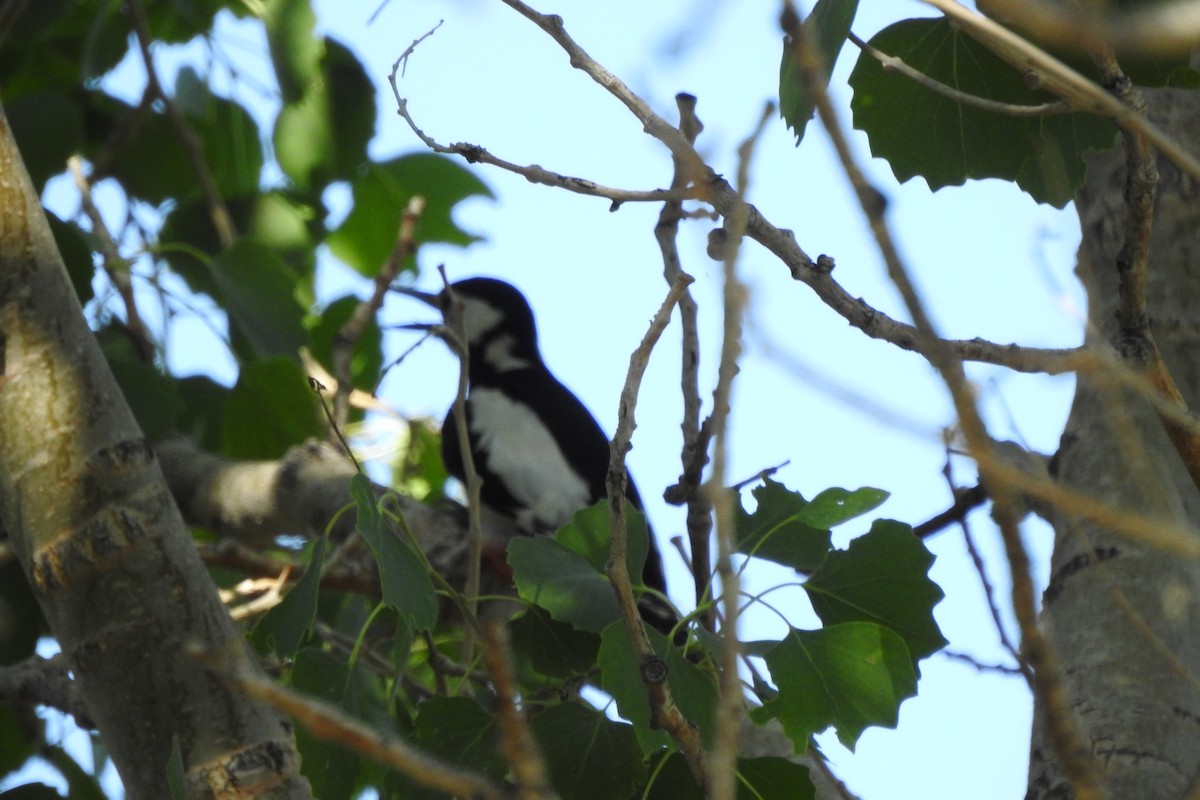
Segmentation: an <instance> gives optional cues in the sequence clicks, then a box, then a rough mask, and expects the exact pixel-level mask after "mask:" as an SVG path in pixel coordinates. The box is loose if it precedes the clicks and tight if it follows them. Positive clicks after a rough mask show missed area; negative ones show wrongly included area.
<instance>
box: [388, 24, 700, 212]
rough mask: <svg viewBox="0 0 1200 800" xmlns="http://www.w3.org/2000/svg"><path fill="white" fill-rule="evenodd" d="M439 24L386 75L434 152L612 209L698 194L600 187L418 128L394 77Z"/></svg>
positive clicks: (399, 107) (403, 111)
mask: <svg viewBox="0 0 1200 800" xmlns="http://www.w3.org/2000/svg"><path fill="white" fill-rule="evenodd" d="M441 24H442V23H441V22H438V24H437V25H435V26H434V27H433V29H432V30H430V31H429V32H428V33H426V34H425V35H424V36H421V37H419V38H417V39H416V40H415V41H414V42H413V43H412V44H411V45H409V47H408V49H407V50H405V51H404V52H403V53H402V54H401V55H400V57H399V58H397V59H396V62H395V63H394V64H393V65H392V71H391V74H389V75H388V83H390V84H391V86H392V94H393V96H394V97H395V100H396V113H397V114H399V115H400V117H401V118H402V119H403V120H404V121H405V122H406V123H407V124H408V127H409V128H410V129H411V130H412V132H413V133H415V134H416V135H417V138H418V139H420V140H421V142H422V143H423V144H424V145H425V146H426V147H428V148H429V149H430V150H432V151H433V152H435V153H443V154H445V155H457V156H461V157H462V158H463V159H465V160H466V161H467V163H469V164H489V165H491V166H493V167H499V168H500V169H503V170H506V171H508V172H512V173H514V174H516V175H520V176H522V177H523V178H525V179H526V180H528V181H529V182H530V183H540V184H542V185H544V186H552V187H555V188H559V189H566V190H567V191H569V192H574V193H576V194H583V195H588V196H590V197H603V198H605V199H607V200H609V201H611V202H612V210H614V211H615V210H616V209H617V208H618V207H619V206H620V205H621V204H622V203H661V202H663V201H668V202H670V201H679V200H693V199H698V198H699V196H700V195H699V194H698V192H697V191H696V190H695V189H689V188H687V187H686V186H685V187H672V188H670V189H650V190H636V189H617V188H614V187H611V186H604V185H602V184H599V183H596V182H595V181H592V180H588V179H587V178H576V177H572V176H569V175H563V174H560V173H558V172H553V171H551V170H548V169H545V168H544V167H541V166H539V165H537V164H528V165H522V164H515V163H513V162H511V161H506V160H504V159H503V158H500V157H498V156H495V155H492V154H491V153H490V152H488V151H487V149H485V148H483V147H481V146H479V145H477V144H468V143H466V142H456V143H454V144H448V145H447V144H441V143H440V142H438V141H437V140H435V139H434V138H433V137H431V136H430V135H429V134H427V133H425V131H424V130H422V129H421V126H420V125H418V124H417V122H416V120H414V119H413V117H412V115H411V114H410V113H409V111H408V99H407V98H405V97H402V96H401V94H400V86H399V82H398V80H397V76H398V75H400V74H401V69H402V67H403V65H405V64H406V63H407V61H408V58H409V56H411V55H412V53H413V50H414V49H415V48H416V46H417V45H418V44H420V43H421V42H422V41H423V40H425V39H426V38H428V37H429V36H431V35H432V34H433V32H434V31H435V30H437V29H438V26H440V25H441Z"/></svg>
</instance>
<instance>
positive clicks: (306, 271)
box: [159, 191, 324, 299]
mask: <svg viewBox="0 0 1200 800" xmlns="http://www.w3.org/2000/svg"><path fill="white" fill-rule="evenodd" d="M225 206H226V208H227V209H228V210H229V216H230V217H232V218H233V224H234V226H235V227H236V228H237V229H238V231H239V232H240V233H241V234H242V238H243V239H245V240H249V241H251V242H256V243H258V244H260V245H263V246H265V247H267V248H269V249H270V250H272V251H274V258H275V259H277V260H280V261H282V263H283V264H284V265H285V266H286V267H287V268H288V272H287V273H286V274H287V276H288V280H289V281H290V282H292V294H293V295H299V293H300V288H301V286H302V287H303V288H304V289H306V294H311V288H309V286H308V284H310V283H311V281H312V275H313V273H314V269H315V266H314V265H315V263H316V260H315V259H316V257H315V255H314V249H315V247H316V243H315V241H314V239H313V233H312V231H311V230H310V229H311V228H312V227H313V220H314V219H315V218H316V217H318V216H319V214H324V211H323V210H321V211H320V212H318V209H316V208H314V207H313V206H311V205H308V204H305V203H303V202H301V201H299V200H297V199H296V198H295V197H293V196H292V195H289V194H285V193H284V192H280V191H272V192H261V193H260V192H255V193H254V194H252V195H244V196H241V197H229V198H226V201H225ZM159 241H160V242H161V243H162V244H161V247H160V251H161V253H162V256H163V258H164V259H165V260H166V262H167V263H168V264H170V266H171V269H172V270H173V271H174V272H175V273H176V274H177V275H179V276H180V277H181V278H183V279H184V280H185V281H186V282H187V285H188V287H189V288H190V289H191V290H192V291H194V292H204V293H205V294H208V295H210V296H212V297H214V298H218V299H219V298H220V290H219V288H218V286H217V283H216V281H215V280H214V279H213V275H212V272H211V262H212V259H213V258H215V257H216V256H217V255H218V254H219V253H221V251H222V250H224V245H223V244H222V243H221V239H220V237H219V236H218V235H217V231H216V228H214V227H213V219H212V214H211V212H210V211H209V208H208V204H207V203H206V202H205V201H204V199H203V198H192V199H190V200H189V199H184V200H182V201H180V202H178V203H177V204H176V205H175V206H174V207H173V208H171V209H170V211H169V213H168V214H167V216H166V219H165V221H164V222H163V227H162V230H161V232H160V234H159ZM181 245H182V246H181ZM297 278H303V279H304V282H305V283H304V284H301V285H300V286H298V285H297V283H296V281H297Z"/></svg>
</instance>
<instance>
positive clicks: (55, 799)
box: [0, 783, 62, 800]
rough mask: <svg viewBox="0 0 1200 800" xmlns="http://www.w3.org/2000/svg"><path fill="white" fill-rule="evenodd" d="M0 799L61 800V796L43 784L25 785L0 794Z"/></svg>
mask: <svg viewBox="0 0 1200 800" xmlns="http://www.w3.org/2000/svg"><path fill="white" fill-rule="evenodd" d="M0 798H3V800H62V795H61V794H59V793H58V790H56V789H55V788H54V787H52V786H47V785H46V784H44V783H26V784H23V785H21V786H14V787H13V788H11V789H9V790H8V791H5V792H0Z"/></svg>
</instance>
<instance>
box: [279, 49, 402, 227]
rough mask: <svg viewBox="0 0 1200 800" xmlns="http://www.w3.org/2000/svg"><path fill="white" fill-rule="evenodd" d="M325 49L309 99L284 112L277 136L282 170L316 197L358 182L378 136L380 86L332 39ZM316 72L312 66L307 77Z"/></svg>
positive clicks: (308, 91)
mask: <svg viewBox="0 0 1200 800" xmlns="http://www.w3.org/2000/svg"><path fill="white" fill-rule="evenodd" d="M321 49H322V57H321V63H320V67H321V76H320V79H310V81H309V83H308V84H307V85H306V86H304V91H303V94H301V95H298V96H296V97H295V98H294V99H292V100H290V101H289V102H287V103H286V104H285V105H284V106H283V108H282V109H280V112H279V116H278V117H277V118H276V120H275V131H274V133H273V135H272V141H273V142H274V145H275V157H276V160H277V161H278V162H279V166H280V167H281V168H282V169H283V171H284V173H286V174H287V176H288V177H289V178H290V179H291V181H292V184H293V186H295V187H296V189H298V190H299V191H301V192H305V193H311V194H314V195H317V194H320V192H321V190H322V189H323V188H324V187H325V185H327V184H328V183H329V182H331V181H334V180H342V179H348V178H350V177H352V176H353V175H354V174H355V173H356V172H357V170H358V169H359V168H360V167H361V166H362V165H363V164H364V163H366V161H367V143H368V142H369V141H370V140H371V137H372V136H374V134H375V87H374V85H373V84H372V83H371V81H370V79H369V78H368V77H367V75H366V73H365V72H364V70H363V67H362V64H361V63H360V62H359V61H358V59H357V58H356V57H355V56H354V54H353V53H351V52H350V51H349V50H348V49H347V48H346V47H345V46H343V45H341V44H339V43H338V42H336V41H334V40H332V39H325V40H323V41H322V42H321ZM308 55H309V54H304V55H303V57H304V58H308ZM310 68H311V65H309V64H307V63H306V64H305V66H304V70H305V72H307V70H308V69H310ZM294 77H296V78H299V77H301V76H300V75H299V74H297V75H296V76H294ZM392 239H393V242H394V241H395V231H393V232H392Z"/></svg>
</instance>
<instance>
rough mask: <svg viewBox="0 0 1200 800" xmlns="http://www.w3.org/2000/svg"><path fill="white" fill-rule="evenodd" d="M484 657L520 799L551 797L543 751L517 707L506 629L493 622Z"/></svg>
mask: <svg viewBox="0 0 1200 800" xmlns="http://www.w3.org/2000/svg"><path fill="white" fill-rule="evenodd" d="M481 644H482V645H483V657H484V661H485V662H486V663H487V667H488V674H489V675H491V678H492V691H493V692H494V693H495V696H496V719H497V726H498V727H499V729H500V749H501V751H502V752H503V753H504V760H505V761H506V762H508V766H509V768H510V769H511V770H512V775H513V779H514V781H515V782H516V784H517V793H518V794H517V796H518V797H519V798H521V800H542V798H549V797H552V796H553V794H554V789H553V788H552V787H551V785H550V777H549V775H548V770H547V769H546V760H545V758H543V757H542V751H541V748H540V747H538V743H537V740H536V739H534V738H533V731H532V730H530V728H529V720H528V719H526V716H525V712H524V710H522V708H521V707H520V706H519V705H518V704H517V702H518V701H517V693H518V686H517V676H516V671H515V669H514V667H513V662H512V653H511V652H510V649H509V642H508V634H507V629H506V628H505V626H504V625H503V624H501V623H500V622H499V621H496V620H493V621H491V622H489V623H487V624H485V625H484V626H483V636H482V640H481Z"/></svg>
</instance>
